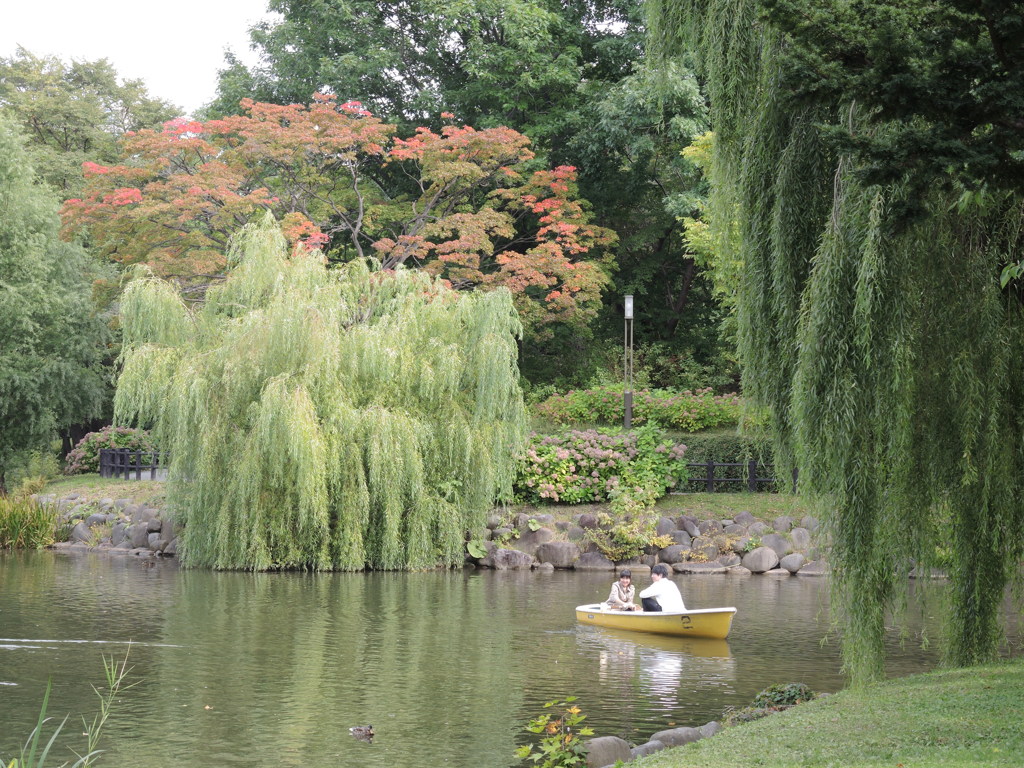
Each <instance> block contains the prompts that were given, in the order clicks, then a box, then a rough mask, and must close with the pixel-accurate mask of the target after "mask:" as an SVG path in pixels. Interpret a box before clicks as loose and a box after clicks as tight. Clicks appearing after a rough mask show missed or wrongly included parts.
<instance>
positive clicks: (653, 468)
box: [516, 426, 687, 506]
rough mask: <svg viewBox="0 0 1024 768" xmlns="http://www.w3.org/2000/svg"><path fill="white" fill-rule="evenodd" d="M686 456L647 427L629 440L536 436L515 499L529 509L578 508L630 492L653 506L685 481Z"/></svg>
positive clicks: (581, 434) (577, 434) (590, 433)
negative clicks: (542, 506) (554, 504)
mask: <svg viewBox="0 0 1024 768" xmlns="http://www.w3.org/2000/svg"><path fill="white" fill-rule="evenodd" d="M685 453H686V446H685V445H682V444H676V443H673V442H672V441H670V440H665V439H664V437H663V435H662V433H661V432H660V430H658V429H656V428H654V427H651V426H646V427H642V428H640V429H638V430H636V431H634V432H632V433H628V434H607V433H604V432H600V431H598V430H595V429H590V430H586V431H579V430H572V431H570V432H566V433H564V434H561V435H538V434H536V433H534V434H533V435H532V436H531V438H530V444H529V446H528V447H527V449H526V452H525V454H524V455H523V457H522V458H521V460H520V466H519V478H518V480H517V482H516V487H517V493H518V495H519V497H520V498H521V499H522V500H523V501H525V502H527V503H532V504H537V503H544V502H562V503H565V504H580V503H583V502H591V501H607V500H608V499H613V498H621V497H623V491H624V490H627V489H628V491H629V493H628V494H627V497H632V496H635V495H637V494H639V495H641V496H644V497H645V498H646V497H648V496H650V500H651V501H652V502H653V499H654V498H657V497H658V496H662V495H664V493H665V490H666V489H667V488H671V487H674V486H675V484H676V483H677V482H680V481H682V480H683V479H685V478H686V472H687V467H686V460H685V459H684V454H685ZM623 500H624V499H623ZM645 506H646V504H645Z"/></svg>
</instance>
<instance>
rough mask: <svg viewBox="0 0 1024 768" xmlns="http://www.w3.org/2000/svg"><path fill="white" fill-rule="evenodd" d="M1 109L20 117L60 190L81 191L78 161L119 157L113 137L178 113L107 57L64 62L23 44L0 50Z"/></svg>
mask: <svg viewBox="0 0 1024 768" xmlns="http://www.w3.org/2000/svg"><path fill="white" fill-rule="evenodd" d="M0 110H3V111H4V112H6V113H8V114H9V115H10V117H12V118H13V119H14V120H15V121H16V122H18V123H19V124H20V125H21V127H22V130H23V131H24V133H25V134H26V136H27V137H28V139H29V142H30V147H31V148H32V149H33V154H34V157H33V162H34V164H35V167H36V172H37V173H39V175H40V176H42V177H43V179H45V180H46V181H47V182H49V183H50V184H52V185H53V186H54V187H56V188H57V190H59V193H60V195H61V197H62V198H67V197H72V196H74V195H76V194H78V192H79V189H80V188H81V186H82V163H83V162H86V161H99V162H101V163H110V162H114V161H115V160H116V159H117V155H118V148H117V139H118V137H120V136H122V135H124V134H125V133H127V132H129V131H137V130H139V129H141V128H153V127H156V126H159V125H161V124H162V123H164V122H165V121H167V120H170V119H171V118H173V117H175V116H177V115H179V114H181V112H180V110H179V109H178V108H177V107H174V106H173V105H171V104H168V103H167V102H165V101H161V100H159V99H154V98H152V97H151V96H149V94H148V93H147V92H146V88H145V86H144V85H143V83H142V81H141V80H120V79H119V78H118V77H117V73H116V72H115V71H114V68H113V66H111V64H110V62H108V61H107V60H106V59H100V60H99V61H75V62H72V63H71V64H65V63H64V62H63V61H61V60H60V59H58V58H56V57H53V56H44V57H40V56H34V55H32V54H31V53H30V52H28V51H26V50H25V49H24V48H19V49H18V50H17V52H16V53H15V54H14V55H13V56H10V57H7V58H0Z"/></svg>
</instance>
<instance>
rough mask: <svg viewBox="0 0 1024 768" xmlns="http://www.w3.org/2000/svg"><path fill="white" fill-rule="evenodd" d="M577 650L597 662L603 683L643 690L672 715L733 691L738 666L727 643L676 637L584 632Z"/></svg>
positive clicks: (608, 630) (602, 629)
mask: <svg viewBox="0 0 1024 768" xmlns="http://www.w3.org/2000/svg"><path fill="white" fill-rule="evenodd" d="M576 638H577V644H578V645H579V646H581V651H582V652H584V653H587V654H591V655H593V657H594V658H595V659H596V660H597V677H598V679H599V680H600V681H601V683H602V685H605V684H607V685H608V686H609V687H611V688H617V687H626V688H633V687H635V686H637V685H639V686H640V688H641V690H643V691H644V692H645V694H646V695H647V696H649V697H650V698H651V699H652V700H653V701H651V703H652V704H655V702H657V704H655V708H656V709H660V708H661V706H658V705H662V706H664V707H665V708H666V709H668V708H670V707H674V706H676V705H677V704H679V703H680V702H681V701H686V700H692V699H693V698H694V697H698V696H701V695H703V694H706V693H709V692H710V691H715V692H716V693H718V694H720V693H721V692H723V691H732V690H733V684H734V683H735V680H736V661H735V659H733V657H732V652H731V651H730V650H729V643H728V642H727V641H725V640H710V639H704V638H696V637H671V636H668V635H653V634H641V633H637V632H630V631H628V630H617V629H611V628H608V627H590V626H579V627H578V628H577V631H576Z"/></svg>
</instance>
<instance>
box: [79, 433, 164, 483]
mask: <svg viewBox="0 0 1024 768" xmlns="http://www.w3.org/2000/svg"><path fill="white" fill-rule="evenodd" d="M100 448H131V449H132V450H133V451H146V452H149V451H152V450H154V448H155V446H154V445H153V441H152V440H151V439H150V437H149V433H148V432H146V431H145V430H144V429H131V428H129V427H104V428H103V429H101V430H99V431H98V432H90V433H89V434H87V435H86V436H85V437H83V438H82V439H81V440H79V441H78V445H76V446H75V448H74V450H73V451H71V453H69V454H68V457H67V459H66V460H65V462H64V474H65V475H80V474H82V473H84V472H99V471H100Z"/></svg>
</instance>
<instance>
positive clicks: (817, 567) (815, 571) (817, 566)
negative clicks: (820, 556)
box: [797, 560, 828, 576]
mask: <svg viewBox="0 0 1024 768" xmlns="http://www.w3.org/2000/svg"><path fill="white" fill-rule="evenodd" d="M797 575H798V576H828V563H826V562H824V561H822V560H815V561H814V562H812V563H807V565H805V566H804V567H803V568H801V569H800V570H799V571H797Z"/></svg>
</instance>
